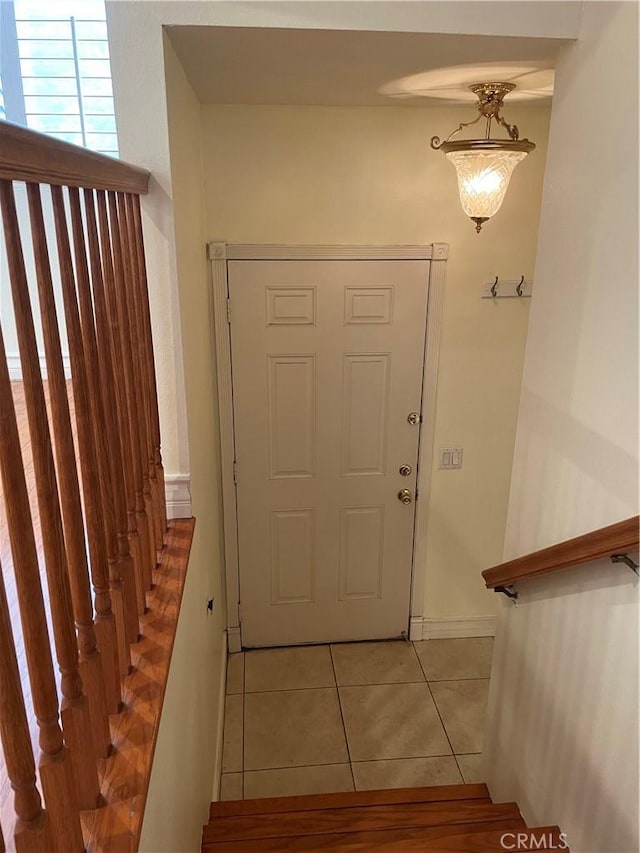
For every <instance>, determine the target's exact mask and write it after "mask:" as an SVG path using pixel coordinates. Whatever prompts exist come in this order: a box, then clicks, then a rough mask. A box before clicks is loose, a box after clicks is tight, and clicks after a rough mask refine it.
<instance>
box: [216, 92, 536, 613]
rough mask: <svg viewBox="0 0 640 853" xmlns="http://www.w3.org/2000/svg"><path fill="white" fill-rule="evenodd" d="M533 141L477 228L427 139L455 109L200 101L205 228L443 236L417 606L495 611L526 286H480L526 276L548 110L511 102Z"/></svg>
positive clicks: (250, 235)
mask: <svg viewBox="0 0 640 853" xmlns="http://www.w3.org/2000/svg"><path fill="white" fill-rule="evenodd" d="M507 114H508V116H509V119H510V121H515V122H517V123H518V124H519V126H520V127H521V129H522V131H523V132H524V133H526V134H527V135H529V136H530V137H531V138H532V139H534V140H535V141H536V142H537V144H538V148H537V150H536V151H535V153H534V154H532V155H531V156H530V157H529V158H528V159H527V160H526V161H525V162H524V163H523V164H522V165H521V166H519V167H518V170H517V171H516V172H515V175H514V177H513V180H512V186H511V188H510V191H509V193H508V195H507V198H506V201H505V203H504V206H503V208H502V210H501V211H500V213H499V214H498V215H497V216H496V218H495V220H494V221H492V222H489V223H488V224H487V225H486V226H485V229H484V230H483V232H482V234H480V235H477V234H476V233H475V230H474V227H473V225H472V223H471V222H470V221H469V220H468V219H467V218H466V217H465V216H464V214H463V212H462V209H461V207H460V204H459V201H458V194H457V187H456V180H455V172H454V169H453V168H452V166H451V165H450V164H449V163H448V162H447V161H446V160H445V158H444V156H443V155H442V154H441V153H439V152H434V151H432V150H431V149H430V148H429V139H430V137H431V136H432V135H433V134H439V135H441V136H442V135H446V134H447V133H448V132H449V131H450V130H452V129H453V128H454V127H456V126H457V124H458V123H459V122H460V121H464V120H468V119H469V117H470V111H469V110H468V109H467V110H465V109H460V108H450V107H449V108H446V107H445V108H443V107H430V108H425V109H420V108H405V107H384V108H337V107H336V108H331V107H330V108H325V107H243V106H205V107H203V109H202V115H203V130H204V142H203V158H204V164H205V169H204V173H205V189H206V209H207V220H206V222H207V225H206V230H207V236H208V238H210V239H213V238H221V239H224V240H227V241H228V242H247V243H252V242H253V243H268V242H272V243H346V244H349V243H374V244H375V243H378V244H380V243H382V244H385V243H391V244H393V243H431V242H446V243H449V244H450V253H449V261H448V265H447V266H448V270H447V284H446V298H445V307H444V326H443V336H442V349H441V356H440V376H439V385H438V404H437V424H436V439H435V447H436V452H437V449H438V448H439V447H442V446H448V445H454V446H462V447H464V451H465V453H464V466H463V468H462V470H460V471H439V470H438V469H437V460H436V467H435V469H434V474H433V482H432V490H431V504H430V520H429V530H428V535H429V546H428V556H427V567H426V568H427V578H426V589H425V602H424V614H423V615H424V616H425V617H426V618H465V617H473V616H482V615H491V614H492V613H493V612H494V607H495V604H494V600H493V597H492V595H491V594H489V593H487V592H486V591H485V590H484V588H483V584H482V579H481V577H480V572H481V570H482V569H484V568H486V567H487V566H488V565H491V564H492V563H495V562H498V561H499V560H500V557H501V553H502V544H503V535H504V524H505V518H506V508H507V497H508V490H509V475H510V471H511V461H512V453H513V441H514V433H515V421H516V412H517V406H518V397H519V392H520V380H521V369H522V359H523V353H524V344H525V338H526V329H527V315H528V300H513V299H504V300H500V301H498V302H496V303H493V302H491V301H490V300H486V299H480V288H481V285H482V283H483V282H486V281H489V280H492V279H493V277H494V276H495V275H500V276H501V277H503V278H506V279H514V278H519V277H520V276H521V275H522V274H524V275H526V277H527V278H530V277H532V275H533V260H534V256H535V245H536V232H537V224H538V214H539V206H540V193H541V187H542V174H543V168H544V159H545V143H546V136H547V124H548V116H549V112H548V108H546V107H541V106H536V107H528V108H527V109H523V108H521V107H517V106H516V107H512V108H510V109H509V111H508V113H507Z"/></svg>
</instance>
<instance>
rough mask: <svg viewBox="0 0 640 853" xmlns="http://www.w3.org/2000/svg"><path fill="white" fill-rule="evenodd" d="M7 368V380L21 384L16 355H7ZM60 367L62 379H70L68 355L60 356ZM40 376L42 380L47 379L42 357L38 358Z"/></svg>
mask: <svg viewBox="0 0 640 853" xmlns="http://www.w3.org/2000/svg"><path fill="white" fill-rule="evenodd" d="M6 361H7V367H8V368H9V379H10V380H11V381H12V382H22V365H21V363H20V356H19V355H18V354H17V353H7V357H6ZM62 367H63V368H64V378H65V379H71V360H70V358H69V356H68V355H63V356H62ZM40 374H41V376H42V378H43V379H45V380H46V378H47V361H46V359H45V357H44V356H43V355H41V356H40Z"/></svg>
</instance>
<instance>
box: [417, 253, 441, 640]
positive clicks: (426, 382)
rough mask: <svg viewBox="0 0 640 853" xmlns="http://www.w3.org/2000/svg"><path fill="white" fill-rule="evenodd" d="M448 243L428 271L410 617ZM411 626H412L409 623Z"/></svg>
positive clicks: (427, 484) (421, 566)
mask: <svg viewBox="0 0 640 853" xmlns="http://www.w3.org/2000/svg"><path fill="white" fill-rule="evenodd" d="M448 256H449V246H448V245H447V243H434V244H433V260H432V261H431V265H430V267H431V269H430V271H429V302H428V306H427V334H426V339H425V353H424V373H423V377H422V426H421V427H420V444H419V447H418V481H417V484H416V485H417V489H418V499H417V500H416V519H415V527H414V534H413V577H412V582H411V620H413V619H414V618H421V617H422V615H423V614H424V601H425V586H426V575H427V524H428V514H429V495H430V492H431V473H432V469H433V443H434V439H435V431H436V398H437V392H438V366H439V363H440V338H441V335H442V314H443V309H444V289H445V274H446V266H447V263H446V262H447V258H448ZM410 628H411V626H410Z"/></svg>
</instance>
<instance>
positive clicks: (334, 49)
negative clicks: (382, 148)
mask: <svg viewBox="0 0 640 853" xmlns="http://www.w3.org/2000/svg"><path fill="white" fill-rule="evenodd" d="M167 31H168V33H169V37H170V39H171V42H172V44H173V46H174V49H175V51H176V53H177V55H178V57H179V59H180V61H181V63H182V66H183V68H184V70H185V72H186V75H187V77H188V79H189V81H190V83H191V85H192V86H193V89H194V91H195V93H196V95H197V97H198V99H199V100H200V101H201V102H202V103H204V104H308V105H326V106H389V105H408V106H415V105H420V106H426V105H429V104H436V103H438V101H435V100H431V98H425V97H424V96H415V95H413V94H412V91H416V90H418V91H422V92H424V93H425V94H426V89H427V88H428V86H426V87H425V82H424V80H425V72H430V71H434V70H436V69H443V68H449V67H451V66H467V65H478V64H480V63H482V64H485V63H495V64H496V65H504V64H505V62H509V63H513V65H514V67H525V68H527V67H531V68H532V69H535V68H543V69H548V68H552V67H553V66H554V64H555V57H556V53H557V51H558V49H559V47H560V46H561V44H562V43H559V42H558V40H557V39H525V38H505V37H502V36H501V37H489V36H460V35H441V34H432V33H414V32H403V33H400V32H399V33H391V32H358V31H352V30H311V29H305V30H295V29H267V28H252V27H187V26H182V27H168V28H167ZM486 72H487V75H488V76H487V77H485V78H484V79H489V78H490V77H491V73H490V69H489V68H487V69H486ZM414 75H418V76H417V77H414ZM431 76H433V75H431ZM463 76H464V75H463ZM435 77H436V79H437V82H438V88H439V89H441V87H442V82H443V80H442V75H440V76H439V75H438V74H436V75H435ZM458 77H460V74H458ZM405 78H410V79H409V80H408V81H407V80H405ZM426 78H427V79H429V75H428V74H427V75H426ZM456 79H457V78H456ZM501 79H504V76H503V77H502V78H501ZM412 81H413V82H412ZM458 82H459V81H458ZM414 83H415V85H414ZM465 85H466V84H465ZM411 86H414V88H413V89H411ZM407 88H409V91H407ZM453 88H455V85H454V87H453ZM539 88H540V93H541V94H547V95H548V94H549V91H548V88H549V86H548V80H547V82H546V83H545V85H544V86H541V87H539ZM545 88H546V91H545V92H542V89H545ZM381 90H384V91H381ZM433 97H438V98H440V99H441V98H443V97H446V93H443V92H442V91H440V92H439V94H438V95H437V96H436V95H434V96H433ZM452 97H456V94H455V93H454V92H452ZM510 99H511V100H513V99H514V96H510ZM439 103H440V104H442V100H439Z"/></svg>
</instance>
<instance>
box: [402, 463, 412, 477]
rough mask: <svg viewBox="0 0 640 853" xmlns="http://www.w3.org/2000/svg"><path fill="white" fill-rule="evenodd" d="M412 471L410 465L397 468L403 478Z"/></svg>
mask: <svg viewBox="0 0 640 853" xmlns="http://www.w3.org/2000/svg"><path fill="white" fill-rule="evenodd" d="M412 470H413V469H412V468H411V465H401V466H400V468H399V471H400V473H401V474H402V476H403V477H408V476H409V474H410V473H411V471H412Z"/></svg>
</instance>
